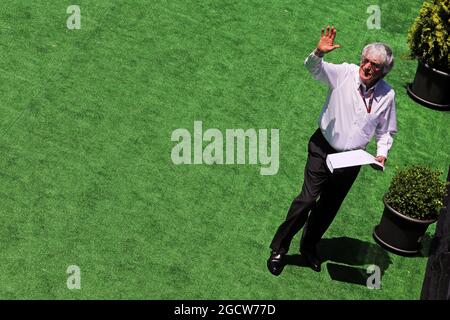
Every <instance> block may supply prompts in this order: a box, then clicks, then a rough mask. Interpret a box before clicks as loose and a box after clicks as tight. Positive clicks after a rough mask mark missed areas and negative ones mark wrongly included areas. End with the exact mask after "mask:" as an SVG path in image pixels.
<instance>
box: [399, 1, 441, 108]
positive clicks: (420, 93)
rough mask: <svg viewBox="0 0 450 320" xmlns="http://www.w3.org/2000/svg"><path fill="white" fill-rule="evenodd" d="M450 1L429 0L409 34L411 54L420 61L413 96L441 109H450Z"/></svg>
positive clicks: (412, 91) (410, 93) (421, 101)
mask: <svg viewBox="0 0 450 320" xmlns="http://www.w3.org/2000/svg"><path fill="white" fill-rule="evenodd" d="M449 32H450V0H434V1H433V2H431V1H425V2H424V3H423V5H422V8H421V9H420V13H419V16H418V17H417V19H416V20H415V21H414V23H413V25H412V26H411V28H410V30H409V33H408V44H409V48H410V50H411V55H412V56H413V57H415V58H416V59H417V60H418V66H417V71H416V75H415V77H414V81H413V83H412V84H410V85H408V87H407V91H408V94H409V96H410V97H411V98H412V99H413V100H415V101H416V102H418V103H420V104H422V105H424V106H427V107H430V108H434V109H438V110H448V109H449V108H450V90H448V88H450V57H449V53H450V38H449Z"/></svg>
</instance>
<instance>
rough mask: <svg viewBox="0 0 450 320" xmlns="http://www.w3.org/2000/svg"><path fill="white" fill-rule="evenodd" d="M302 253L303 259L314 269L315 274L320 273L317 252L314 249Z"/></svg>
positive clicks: (301, 251) (302, 250)
mask: <svg viewBox="0 0 450 320" xmlns="http://www.w3.org/2000/svg"><path fill="white" fill-rule="evenodd" d="M300 253H301V255H302V257H303V258H304V259H305V260H306V262H307V263H308V265H309V266H310V267H311V269H313V270H314V271H315V272H320V271H321V268H320V260H319V258H318V257H317V254H316V250H314V249H301V250H300Z"/></svg>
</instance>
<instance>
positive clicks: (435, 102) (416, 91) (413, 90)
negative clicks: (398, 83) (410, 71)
mask: <svg viewBox="0 0 450 320" xmlns="http://www.w3.org/2000/svg"><path fill="white" fill-rule="evenodd" d="M449 88H450V74H449V73H446V72H443V71H440V70H437V69H434V68H431V67H429V66H428V65H427V64H425V63H423V62H421V61H420V60H419V64H418V66H417V71H416V76H415V77H414V82H413V83H411V84H409V85H408V86H407V91H408V94H409V96H410V97H411V98H412V99H413V100H414V101H416V102H418V103H420V104H421V105H423V106H425V107H429V108H433V109H437V110H450V90H449Z"/></svg>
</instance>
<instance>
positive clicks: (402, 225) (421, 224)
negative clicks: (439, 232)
mask: <svg viewBox="0 0 450 320" xmlns="http://www.w3.org/2000/svg"><path fill="white" fill-rule="evenodd" d="M383 201H384V212H383V216H382V217H381V222H380V224H379V225H377V226H376V227H375V229H374V231H373V238H374V239H375V241H376V242H377V243H378V244H379V245H380V246H382V247H383V248H385V249H387V250H389V251H391V252H393V253H396V254H399V255H416V254H418V253H419V252H420V250H421V249H422V244H421V242H422V238H423V236H424V235H425V232H426V231H427V228H428V226H429V225H430V224H432V223H434V222H436V220H437V219H431V220H418V219H413V218H410V217H407V216H405V215H403V214H401V213H399V212H397V211H396V210H394V209H392V207H390V206H389V205H388V204H387V203H386V200H385V199H384V198H383Z"/></svg>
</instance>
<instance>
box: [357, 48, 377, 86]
mask: <svg viewBox="0 0 450 320" xmlns="http://www.w3.org/2000/svg"><path fill="white" fill-rule="evenodd" d="M382 76H383V60H382V58H381V57H380V56H374V55H370V54H368V55H367V56H366V57H364V58H363V59H362V60H361V63H360V65H359V77H360V78H361V81H362V82H363V83H364V84H365V85H366V86H369V87H370V86H371V85H373V84H374V83H375V82H377V80H378V79H380V78H381V77H382Z"/></svg>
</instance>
